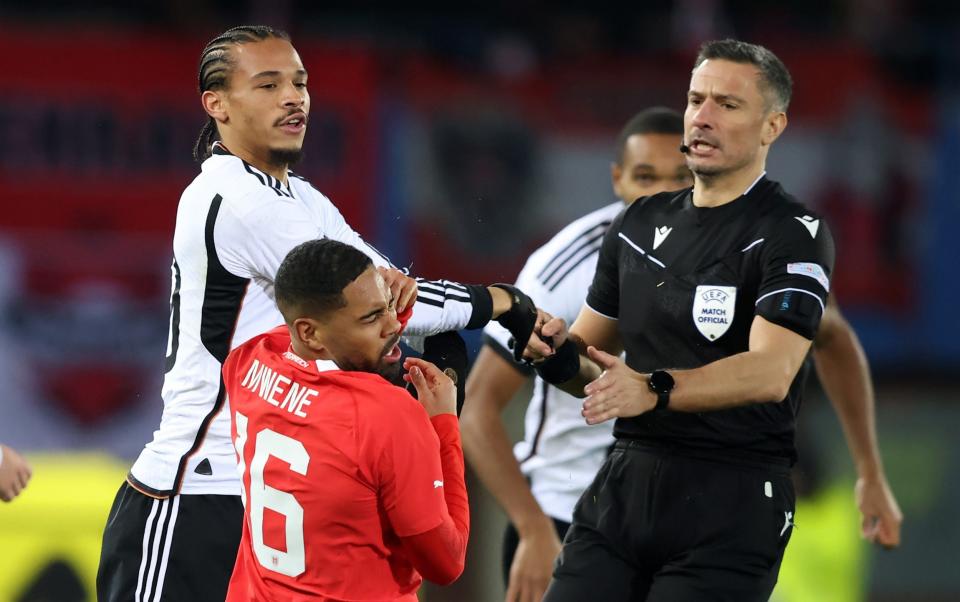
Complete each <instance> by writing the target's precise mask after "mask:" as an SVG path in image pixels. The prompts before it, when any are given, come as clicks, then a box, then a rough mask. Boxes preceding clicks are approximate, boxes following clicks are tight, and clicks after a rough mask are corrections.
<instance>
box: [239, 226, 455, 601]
mask: <svg viewBox="0 0 960 602" xmlns="http://www.w3.org/2000/svg"><path fill="white" fill-rule="evenodd" d="M276 298H277V304H278V306H279V307H280V310H281V312H282V313H283V316H284V319H285V320H286V326H281V327H279V328H276V329H274V330H272V331H270V332H268V333H266V334H263V335H260V336H257V337H254V338H253V339H251V340H249V341H247V342H246V343H244V344H243V345H241V346H239V347H238V348H236V349H235V350H234V351H232V352H231V353H230V356H229V357H228V358H227V361H226V362H225V364H224V384H225V386H226V388H227V393H228V395H229V397H230V411H231V414H232V419H233V420H232V423H233V431H232V435H233V440H234V444H235V445H236V449H237V454H238V456H239V460H240V462H239V465H240V471H241V473H242V477H241V478H242V482H243V496H244V504H245V507H246V514H245V516H244V524H243V539H242V541H241V544H240V552H239V555H238V557H237V563H236V568H235V570H234V572H233V577H232V578H231V582H230V589H229V593H228V595H227V600H231V601H233V600H235V601H238V602H239V601H246V600H268V599H269V600H275V599H276V600H279V599H283V598H285V597H287V598H289V597H291V596H292V597H296V598H297V599H301V598H303V597H311V598H316V599H321V600H333V599H336V600H358V601H359V600H408V601H414V600H416V599H417V598H416V591H417V589H418V588H419V586H420V583H421V575H423V576H424V577H426V578H428V579H430V580H432V581H435V582H438V583H441V584H444V585H445V584H449V583H451V582H452V581H454V580H455V579H456V578H457V577H458V576H459V575H460V573H461V572H462V571H463V564H464V557H465V555H466V546H467V538H468V535H469V505H468V502H467V491H466V486H465V484H464V476H463V471H464V466H463V453H462V451H461V448H460V436H459V429H458V425H457V418H456V414H455V411H456V392H455V385H454V383H453V381H451V380H450V378H449V377H447V376H446V375H444V374H443V372H441V371H440V370H439V369H438V368H437V367H436V366H435V365H434V364H431V363H429V362H426V361H423V360H420V359H414V358H408V359H407V360H405V362H404V364H403V365H404V367H405V368H407V370H408V372H407V374H406V375H404V379H405V380H407V382H409V383H411V384H412V385H413V386H414V387H416V390H417V394H418V399H419V403H418V402H417V401H416V400H414V399H413V397H411V396H410V394H409V393H408V392H407V391H406V390H405V389H404V388H402V387H399V386H396V385H395V384H393V383H394V381H395V380H396V377H397V374H398V373H399V372H400V367H401V354H400V347H399V342H400V333H401V331H402V329H403V325H402V324H401V322H400V321H399V320H398V318H397V310H396V306H395V298H394V296H393V294H392V293H391V291H390V288H389V287H388V286H387V284H386V283H385V282H384V280H383V277H382V276H381V275H380V273H379V272H378V271H377V270H376V269H375V267H374V265H373V263H372V262H371V260H370V258H369V257H368V256H366V255H365V254H363V253H362V252H360V251H359V250H357V249H355V248H354V247H351V246H349V245H346V244H343V243H340V242H337V241H333V240H317V241H310V242H306V243H303V244H301V245H299V246H298V247H296V248H295V249H294V250H293V251H291V252H290V254H289V255H288V256H287V258H286V259H285V260H284V261H283V264H282V265H281V266H280V269H279V270H278V272H277V278H276ZM265 510H270V511H271V512H270V513H266V512H265ZM278 514H279V515H282V520H277V515H278Z"/></svg>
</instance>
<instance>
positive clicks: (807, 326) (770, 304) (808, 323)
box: [757, 289, 823, 341]
mask: <svg viewBox="0 0 960 602" xmlns="http://www.w3.org/2000/svg"><path fill="white" fill-rule="evenodd" d="M757 314H758V315H760V316H762V317H763V318H764V319H766V320H768V321H770V322H772V323H774V324H776V325H777V326H782V327H784V328H786V329H787V330H792V331H793V332H795V333H797V334H799V335H800V336H802V337H804V338H806V339H810V340H811V341H812V340H813V339H814V337H815V336H816V335H817V330H818V329H819V328H820V318H822V317H823V301H821V299H820V297H818V296H817V295H815V294H814V293H811V292H808V291H805V290H798V289H791V290H786V291H779V292H776V293H774V294H772V295H769V296H766V297H763V298H761V299H760V302H759V303H757Z"/></svg>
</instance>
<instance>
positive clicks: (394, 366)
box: [376, 334, 404, 387]
mask: <svg viewBox="0 0 960 602" xmlns="http://www.w3.org/2000/svg"><path fill="white" fill-rule="evenodd" d="M399 343H400V335H399V334H398V335H397V336H395V337H393V338H391V339H390V342H389V343H387V344H386V346H384V348H383V350H382V351H381V352H380V361H378V362H377V370H376V372H377V374H379V375H380V376H382V377H383V378H385V379H386V380H387V381H389V382H391V383H393V384H395V385H398V386H401V387H402V386H404V382H403V379H402V378H400V368H402V367H403V361H401V360H397V361H395V362H387V361H384V360H385V358H386V357H387V354H388V353H390V350H391V349H393V346H394V345H398V344H399Z"/></svg>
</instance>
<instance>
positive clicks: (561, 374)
mask: <svg viewBox="0 0 960 602" xmlns="http://www.w3.org/2000/svg"><path fill="white" fill-rule="evenodd" d="M535 367H536V369H537V374H539V375H540V378H542V379H543V380H544V381H546V382H548V383H550V384H551V385H561V384H563V383H565V382H567V381H568V380H570V379H572V378H573V377H574V376H576V375H577V374H578V373H579V372H580V350H579V349H577V346H576V344H575V343H574V342H573V341H571V340H569V339H567V342H566V343H564V344H563V345H560V347H558V348H557V352H556V353H554V354H553V355H551V356H550V357H549V358H547V359H546V360H545V361H543V362H541V363H540V364H537V365H536V366H535Z"/></svg>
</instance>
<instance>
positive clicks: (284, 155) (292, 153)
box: [267, 146, 303, 167]
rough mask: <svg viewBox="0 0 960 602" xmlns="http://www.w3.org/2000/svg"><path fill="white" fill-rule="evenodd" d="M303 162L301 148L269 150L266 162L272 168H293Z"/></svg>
mask: <svg viewBox="0 0 960 602" xmlns="http://www.w3.org/2000/svg"><path fill="white" fill-rule="evenodd" d="M302 160H303V147H302V146H301V147H300V148H271V149H270V154H269V156H268V157H267V161H268V162H269V163H270V165H272V166H273V167H293V166H294V165H296V164H297V163H299V162H300V161H302Z"/></svg>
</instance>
